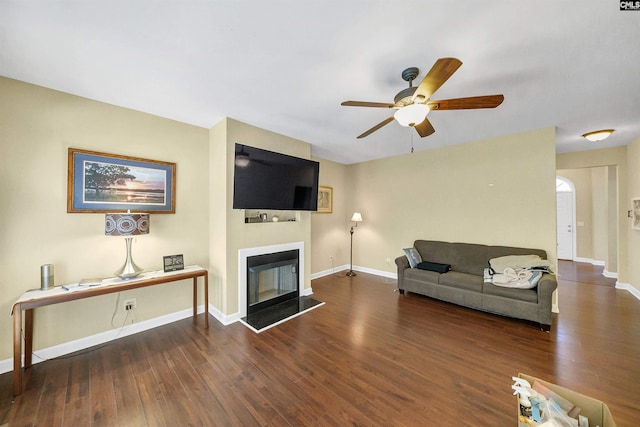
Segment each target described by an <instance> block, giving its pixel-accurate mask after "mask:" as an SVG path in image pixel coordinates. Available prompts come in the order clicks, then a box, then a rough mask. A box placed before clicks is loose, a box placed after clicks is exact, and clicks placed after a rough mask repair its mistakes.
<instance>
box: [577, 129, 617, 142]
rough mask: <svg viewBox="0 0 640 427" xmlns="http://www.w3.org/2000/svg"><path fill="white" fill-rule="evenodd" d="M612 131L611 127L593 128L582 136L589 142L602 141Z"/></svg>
mask: <svg viewBox="0 0 640 427" xmlns="http://www.w3.org/2000/svg"><path fill="white" fill-rule="evenodd" d="M612 133H613V129H602V130H594V131H593V132H587V133H585V134H584V135H582V136H584V137H585V138H586V139H588V140H589V141H591V142H596V141H602V140H603V139H606V138H608V137H609V135H611V134H612Z"/></svg>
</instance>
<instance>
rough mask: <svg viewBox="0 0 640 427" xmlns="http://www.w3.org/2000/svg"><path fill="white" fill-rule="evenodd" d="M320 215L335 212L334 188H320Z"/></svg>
mask: <svg viewBox="0 0 640 427" xmlns="http://www.w3.org/2000/svg"><path fill="white" fill-rule="evenodd" d="M317 212H318V213H331V212H333V188H332V187H325V186H322V185H321V186H319V187H318V210H317Z"/></svg>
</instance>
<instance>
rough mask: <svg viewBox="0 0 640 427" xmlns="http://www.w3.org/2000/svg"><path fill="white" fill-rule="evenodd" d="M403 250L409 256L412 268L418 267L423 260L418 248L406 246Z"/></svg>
mask: <svg viewBox="0 0 640 427" xmlns="http://www.w3.org/2000/svg"><path fill="white" fill-rule="evenodd" d="M403 251H404V254H405V255H406V256H407V259H408V260H409V265H410V266H411V268H416V266H417V265H418V264H420V263H421V262H422V258H421V257H420V253H419V252H418V250H417V249H416V248H405V249H403Z"/></svg>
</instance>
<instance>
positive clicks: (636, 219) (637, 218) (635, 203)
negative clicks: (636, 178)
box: [631, 198, 640, 230]
mask: <svg viewBox="0 0 640 427" xmlns="http://www.w3.org/2000/svg"><path fill="white" fill-rule="evenodd" d="M631 208H632V210H631V219H632V220H633V229H634V230H640V198H637V199H631Z"/></svg>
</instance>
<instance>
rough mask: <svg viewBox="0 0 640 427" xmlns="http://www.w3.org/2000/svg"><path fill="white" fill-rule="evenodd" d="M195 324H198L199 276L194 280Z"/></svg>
mask: <svg viewBox="0 0 640 427" xmlns="http://www.w3.org/2000/svg"><path fill="white" fill-rule="evenodd" d="M193 324H194V325H197V324H198V276H196V277H194V278H193Z"/></svg>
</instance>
